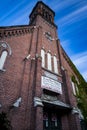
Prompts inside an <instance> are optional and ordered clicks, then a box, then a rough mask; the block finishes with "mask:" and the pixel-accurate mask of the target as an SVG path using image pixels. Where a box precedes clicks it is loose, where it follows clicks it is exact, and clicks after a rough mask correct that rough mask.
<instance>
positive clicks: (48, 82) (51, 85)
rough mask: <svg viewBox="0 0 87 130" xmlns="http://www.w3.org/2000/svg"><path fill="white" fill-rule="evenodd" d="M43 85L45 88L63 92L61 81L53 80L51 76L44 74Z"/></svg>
mask: <svg viewBox="0 0 87 130" xmlns="http://www.w3.org/2000/svg"><path fill="white" fill-rule="evenodd" d="M41 87H42V88H44V89H47V90H50V91H53V92H56V93H60V94H62V86H61V83H60V82H58V81H56V80H53V79H51V78H48V77H45V76H42V79H41Z"/></svg>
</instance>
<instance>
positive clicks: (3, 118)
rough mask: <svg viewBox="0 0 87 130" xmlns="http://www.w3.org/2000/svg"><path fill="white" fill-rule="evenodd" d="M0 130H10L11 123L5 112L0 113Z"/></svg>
mask: <svg viewBox="0 0 87 130" xmlns="http://www.w3.org/2000/svg"><path fill="white" fill-rule="evenodd" d="M0 130H11V123H10V121H9V120H8V119H7V114H6V113H5V112H2V113H0Z"/></svg>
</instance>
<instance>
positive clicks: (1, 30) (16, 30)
mask: <svg viewBox="0 0 87 130" xmlns="http://www.w3.org/2000/svg"><path fill="white" fill-rule="evenodd" d="M33 29H34V27H33V26H29V25H22V26H10V27H0V39H3V38H10V37H12V36H20V35H24V34H28V33H32V31H33Z"/></svg>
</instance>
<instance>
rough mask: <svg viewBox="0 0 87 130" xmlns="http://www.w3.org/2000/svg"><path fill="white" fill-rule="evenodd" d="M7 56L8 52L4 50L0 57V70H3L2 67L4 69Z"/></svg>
mask: <svg viewBox="0 0 87 130" xmlns="http://www.w3.org/2000/svg"><path fill="white" fill-rule="evenodd" d="M7 55H8V52H7V51H6V50H4V51H3V52H2V53H1V57H0V70H3V67H4V64H5V61H6V57H7Z"/></svg>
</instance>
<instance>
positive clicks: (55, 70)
mask: <svg viewBox="0 0 87 130" xmlns="http://www.w3.org/2000/svg"><path fill="white" fill-rule="evenodd" d="M53 62H54V72H55V73H57V74H58V64H57V58H56V56H54V57H53Z"/></svg>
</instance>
